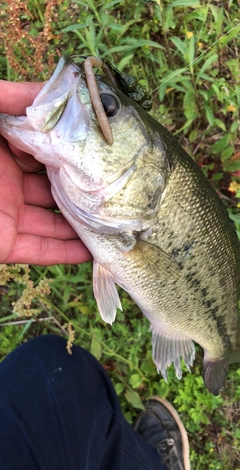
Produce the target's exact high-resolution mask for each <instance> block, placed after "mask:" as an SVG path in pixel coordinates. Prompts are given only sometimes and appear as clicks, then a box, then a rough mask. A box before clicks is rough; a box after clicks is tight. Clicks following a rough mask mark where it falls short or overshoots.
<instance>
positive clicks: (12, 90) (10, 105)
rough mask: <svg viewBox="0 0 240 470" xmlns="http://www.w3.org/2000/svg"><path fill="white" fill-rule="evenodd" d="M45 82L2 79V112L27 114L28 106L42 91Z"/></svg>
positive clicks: (0, 109) (0, 98)
mask: <svg viewBox="0 0 240 470" xmlns="http://www.w3.org/2000/svg"><path fill="white" fill-rule="evenodd" d="M43 86H44V83H37V82H33V83H29V82H23V83H15V82H8V81H5V80H0V112H1V113H6V114H15V115H16V116H21V115H25V113H26V108H27V107H28V106H30V105H31V104H32V102H33V100H34V98H35V97H36V96H37V94H38V93H39V92H40V90H41V89H42V87H43Z"/></svg>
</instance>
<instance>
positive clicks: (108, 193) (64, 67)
mask: <svg viewBox="0 0 240 470" xmlns="http://www.w3.org/2000/svg"><path fill="white" fill-rule="evenodd" d="M96 82H97V87H98V93H99V95H100V99H101V106H103V109H104V111H105V113H106V116H107V119H108V123H109V125H110V127H111V130H112V134H113V143H112V145H110V144H109V143H108V142H107V140H106V138H105V137H104V135H103V132H102V130H101V127H100V125H99V120H98V117H97V114H96V112H95V109H94V107H93V103H92V99H91V96H90V93H89V89H88V84H87V81H86V76H85V73H84V70H83V68H82V67H78V66H77V65H76V64H75V63H74V62H73V61H72V60H71V59H69V58H66V57H62V58H61V59H60V61H59V64H58V66H57V68H56V70H55V72H54V74H53V75H52V77H51V78H50V80H49V81H48V82H47V83H46V84H45V86H44V87H43V89H42V90H41V92H40V93H39V95H38V96H37V97H36V98H35V100H34V102H33V104H32V106H30V107H28V108H27V109H26V116H20V117H16V116H8V115H4V114H1V115H0V133H1V134H2V135H3V136H4V137H6V138H7V139H8V140H9V141H10V142H11V143H12V144H14V145H16V146H17V147H18V148H20V149H21V150H23V151H26V152H28V153H30V154H32V155H33V156H34V157H35V158H36V159H37V160H38V161H40V162H41V163H43V164H45V165H46V167H47V171H48V175H49V178H50V180H51V183H52V187H53V193H54V197H55V199H59V198H62V199H63V198H64V199H65V205H68V207H69V208H70V206H71V210H72V211H73V212H75V213H77V216H79V215H80V216H81V211H84V212H85V213H86V214H87V215H88V216H89V219H93V218H96V217H97V218H98V219H99V220H102V221H103V224H104V225H105V227H106V226H113V225H114V224H115V225H116V227H117V230H118V229H119V228H120V229H123V228H126V229H130V230H131V229H137V230H142V229H146V228H147V227H148V226H149V223H148V222H146V221H149V220H150V219H151V220H152V219H153V217H154V216H155V215H156V213H157V207H158V203H159V199H160V197H161V194H162V193H163V191H164V187H165V182H166V181H165V180H166V178H165V174H166V172H167V167H168V163H167V160H166V155H165V149H164V146H163V144H162V143H161V142H160V141H158V142H157V143H156V142H155V136H154V129H153V128H152V126H151V125H150V126H149V125H148V119H150V117H149V115H148V114H147V113H146V112H145V111H144V110H142V109H141V107H140V106H138V105H137V104H135V103H134V102H133V101H132V100H131V99H130V98H128V97H126V96H125V95H124V93H122V92H121V91H120V90H119V89H117V88H115V87H114V85H112V84H111V83H109V82H108V80H107V79H105V77H102V76H97V77H96ZM156 136H158V133H156ZM149 150H151V156H150V157H149ZM146 161H147V164H146ZM136 175H137V177H136ZM142 185H143V186H142ZM54 187H55V189H54ZM139 188H141V195H140V196H139ZM56 192H58V195H56ZM115 196H116V197H117V201H116V197H115ZM129 201H132V202H131V204H129ZM133 201H135V203H133ZM57 202H59V201H58V200H57ZM116 217H117V218H118V222H116ZM113 218H114V219H115V222H111V220H110V219H113ZM123 218H124V220H125V222H126V223H125V222H124V221H123ZM120 220H121V221H122V222H120ZM109 224H110V225H109ZM99 226H100V224H99V223H98V227H99Z"/></svg>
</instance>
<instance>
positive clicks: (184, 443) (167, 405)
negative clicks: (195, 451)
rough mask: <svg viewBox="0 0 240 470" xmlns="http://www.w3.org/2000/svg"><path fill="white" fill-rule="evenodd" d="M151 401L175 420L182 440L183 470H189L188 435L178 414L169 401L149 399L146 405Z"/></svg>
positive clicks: (156, 398) (155, 398)
mask: <svg viewBox="0 0 240 470" xmlns="http://www.w3.org/2000/svg"><path fill="white" fill-rule="evenodd" d="M151 400H155V401H158V402H159V403H161V405H163V406H164V407H165V408H166V409H167V410H168V411H169V413H170V414H171V415H172V416H173V418H174V419H175V421H176V423H177V425H178V428H179V431H180V434H181V438H182V446H183V462H184V470H191V467H190V460H189V443H188V435H187V431H186V429H185V427H184V426H183V424H182V421H181V418H180V416H179V414H178V412H177V411H176V410H175V408H173V406H172V405H171V403H169V401H167V400H165V398H160V397H157V396H153V397H149V398H148V399H147V400H146V402H145V403H146V405H147V403H148V402H149V401H151Z"/></svg>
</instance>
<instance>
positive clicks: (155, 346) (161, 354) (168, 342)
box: [151, 324, 195, 382]
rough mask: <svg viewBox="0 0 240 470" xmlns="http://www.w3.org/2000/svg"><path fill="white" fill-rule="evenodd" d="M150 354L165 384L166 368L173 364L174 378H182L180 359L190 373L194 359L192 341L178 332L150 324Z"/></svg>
mask: <svg viewBox="0 0 240 470" xmlns="http://www.w3.org/2000/svg"><path fill="white" fill-rule="evenodd" d="M151 331H152V354H153V361H154V362H155V364H156V367H157V371H158V372H161V374H162V375H163V377H164V379H165V380H166V382H167V367H169V366H170V365H171V364H172V363H173V364H174V367H175V371H176V376H177V378H178V379H181V377H182V369H181V357H182V358H183V360H184V362H185V364H186V367H187V368H188V370H189V371H190V367H191V366H192V365H193V361H194V358H195V346H194V343H193V341H192V340H191V339H190V338H189V337H188V336H184V335H182V334H181V333H178V332H176V333H175V332H172V331H170V330H168V329H167V328H166V327H165V326H163V325H162V326H161V325H160V326H159V325H153V324H151Z"/></svg>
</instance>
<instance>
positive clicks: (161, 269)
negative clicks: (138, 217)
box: [125, 239, 181, 281]
mask: <svg viewBox="0 0 240 470" xmlns="http://www.w3.org/2000/svg"><path fill="white" fill-rule="evenodd" d="M125 256H126V257H129V258H131V259H132V262H133V264H135V265H136V264H137V266H136V267H137V268H138V269H142V270H143V271H144V272H146V270H149V271H150V273H155V275H156V278H163V277H165V278H168V279H169V278H170V279H171V280H172V281H177V280H178V279H179V278H180V277H181V269H180V267H179V265H178V264H177V263H176V261H175V260H174V258H173V257H172V256H171V255H170V254H168V253H166V252H165V251H164V250H162V248H160V247H158V246H156V245H152V244H151V243H149V242H147V241H143V240H140V239H137V242H136V244H135V245H134V247H133V249H132V250H130V251H128V252H127V253H126V255H125Z"/></svg>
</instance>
